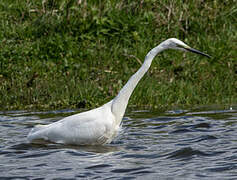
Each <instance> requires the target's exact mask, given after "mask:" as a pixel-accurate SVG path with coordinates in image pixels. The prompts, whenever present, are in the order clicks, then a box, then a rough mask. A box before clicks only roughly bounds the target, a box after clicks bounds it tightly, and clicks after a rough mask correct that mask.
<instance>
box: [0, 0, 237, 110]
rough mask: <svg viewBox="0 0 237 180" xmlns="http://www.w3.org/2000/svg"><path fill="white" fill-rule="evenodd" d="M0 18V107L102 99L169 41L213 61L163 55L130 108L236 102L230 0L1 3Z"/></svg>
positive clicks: (91, 103)
mask: <svg viewBox="0 0 237 180" xmlns="http://www.w3.org/2000/svg"><path fill="white" fill-rule="evenodd" d="M80 2H81V3H80ZM0 17H1V19H0V109H2V110H7V109H36V108H38V109H55V108H92V107H96V106H99V105H102V104H103V103H105V102H107V101H109V100H110V99H111V98H113V97H114V96H115V95H116V94H117V93H118V91H119V90H120V89H121V87H122V86H123V85H124V84H125V83H126V81H127V80H128V79H129V77H130V76H131V75H132V74H133V73H135V72H136V70H137V69H138V68H139V67H140V63H139V61H141V62H143V59H144V57H145V55H146V53H147V52H148V51H149V50H150V49H151V48H153V47H154V46H155V45H157V44H159V43H160V42H161V41H163V40H165V39H167V38H170V37H176V38H178V39H181V40H183V41H185V42H186V43H187V44H188V45H190V46H191V47H194V48H196V49H199V50H201V51H203V52H206V53H208V54H210V55H211V56H212V58H211V59H207V58H205V57H201V56H197V55H195V54H190V53H183V52H177V51H172V50H168V51H166V52H163V53H161V54H160V55H159V56H157V57H156V58H155V59H154V61H153V63H152V66H151V68H150V70H149V72H148V73H147V74H146V75H145V77H144V78H143V79H142V80H141V82H140V83H139V84H138V86H137V88H136V89H135V91H134V93H133V95H132V97H131V99H130V102H129V106H140V107H145V108H161V107H167V106H183V105H187V106H189V105H204V104H236V103H237V59H236V58H237V49H236V42H237V28H236V20H237V18H236V17H237V6H236V3H234V0H232V1H231V0H226V1H201V0H198V1H194V0H190V1H167V0H162V1H157V0H144V1H137V0H129V1H124V0H122V1H115V0H100V1H86V0H84V1H77V0H46V1H42V0H35V1H19V0H10V1H9V0H2V1H1V2H0Z"/></svg>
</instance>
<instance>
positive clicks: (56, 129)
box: [27, 38, 209, 145]
mask: <svg viewBox="0 0 237 180" xmlns="http://www.w3.org/2000/svg"><path fill="white" fill-rule="evenodd" d="M165 49H179V50H183V51H191V52H194V53H198V54H201V55H204V56H207V57H209V56H208V55H207V54H204V53H202V52H200V51H198V50H195V49H192V48H190V47H189V46H187V45H186V44H184V43H183V42H182V41H180V40H178V39H175V38H171V39H168V40H166V41H164V42H162V43H161V44H160V45H158V46H156V47H155V48H153V49H152V50H151V51H150V52H148V54H147V55H146V57H145V60H144V63H143V65H142V66H141V67H140V69H139V70H138V71H137V72H136V73H135V74H134V75H133V76H132V77H131V78H130V79H129V81H128V82H127V83H126V85H125V86H124V87H123V88H122V89H121V90H120V92H119V94H118V95H117V96H116V97H115V98H114V99H112V100H111V101H110V102H108V103H106V104H104V105H103V106H101V107H98V108H96V109H93V110H90V111H86V112H82V113H79V114H75V115H72V116H69V117H66V118H64V119H62V120H60V121H58V122H55V123H52V124H49V125H37V126H35V127H34V128H33V129H32V130H31V131H30V133H29V135H28V137H27V138H28V140H29V142H32V141H34V140H39V139H43V140H47V141H51V142H55V143H62V144H75V145H96V144H107V143H110V142H111V141H112V140H113V138H114V137H115V136H116V135H117V134H118V132H119V129H120V124H121V121H122V118H123V115H124V113H125V110H126V107H127V104H128V100H129V98H130V96H131V94H132V92H133V90H134V88H135V87H136V85H137V83H138V82H139V81H140V79H141V78H142V77H143V76H144V74H145V73H146V72H147V70H148V69H149V67H150V65H151V62H152V60H153V58H154V57H155V56H156V55H157V54H158V53H159V52H161V51H163V50H165Z"/></svg>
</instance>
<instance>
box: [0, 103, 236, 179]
mask: <svg viewBox="0 0 237 180" xmlns="http://www.w3.org/2000/svg"><path fill="white" fill-rule="evenodd" d="M73 113H76V112H74V111H70V110H64V111H50V112H27V111H12V112H10V111H8V112H0V179H145V178H146V179H221V180H222V179H237V106H232V107H231V108H230V107H200V108H198V109H195V110H172V111H167V112H164V113H151V112H149V111H129V112H128V113H126V115H125V117H124V120H123V130H122V132H121V133H120V135H119V136H118V137H117V138H116V139H115V140H114V141H113V143H111V144H109V145H106V146H65V145H59V144H52V143H44V144H38V145H36V144H28V143H27V141H26V136H27V134H28V132H29V131H30V129H31V128H32V126H34V125H35V124H48V123H52V122H54V121H57V120H59V119H61V118H62V117H64V116H68V115H71V114H73Z"/></svg>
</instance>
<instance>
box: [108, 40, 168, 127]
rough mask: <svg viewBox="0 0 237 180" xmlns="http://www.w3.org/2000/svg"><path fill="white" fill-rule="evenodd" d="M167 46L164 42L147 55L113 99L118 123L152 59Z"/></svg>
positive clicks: (114, 112)
mask: <svg viewBox="0 0 237 180" xmlns="http://www.w3.org/2000/svg"><path fill="white" fill-rule="evenodd" d="M164 49H165V48H164V47H163V46H162V44H160V45H158V46H156V47H155V48H153V49H152V50H151V51H149V52H148V54H147V55H146V57H145V60H144V63H143V64H142V66H141V67H140V68H139V69H138V71H137V72H136V73H135V74H133V75H132V77H131V78H130V79H129V80H128V82H127V83H126V84H125V86H124V87H123V88H122V89H121V90H120V92H119V94H118V95H117V96H116V97H115V98H114V99H113V100H112V107H111V111H112V113H113V114H114V115H115V117H116V121H117V123H119V124H120V122H121V120H122V118H123V115H124V113H125V110H126V107H127V104H128V100H129V98H130V96H131V94H132V92H133V90H134V88H135V87H136V85H137V83H138V82H139V81H140V80H141V78H142V77H143V76H144V74H145V73H146V72H147V71H148V69H149V68H150V66H151V63H152V60H153V59H154V57H155V56H156V55H157V54H158V53H159V52H161V51H163V50H164Z"/></svg>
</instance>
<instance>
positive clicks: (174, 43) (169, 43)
mask: <svg viewBox="0 0 237 180" xmlns="http://www.w3.org/2000/svg"><path fill="white" fill-rule="evenodd" d="M162 46H163V47H165V48H167V49H178V50H181V51H189V52H192V53H196V54H200V55H203V56H206V57H209V58H210V56H209V55H208V54H205V53H203V52H201V51H198V50H196V49H193V48H191V47H189V46H188V45H187V44H185V43H184V42H182V41H180V40H178V39H176V38H170V39H167V40H166V41H164V42H163V43H162Z"/></svg>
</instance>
